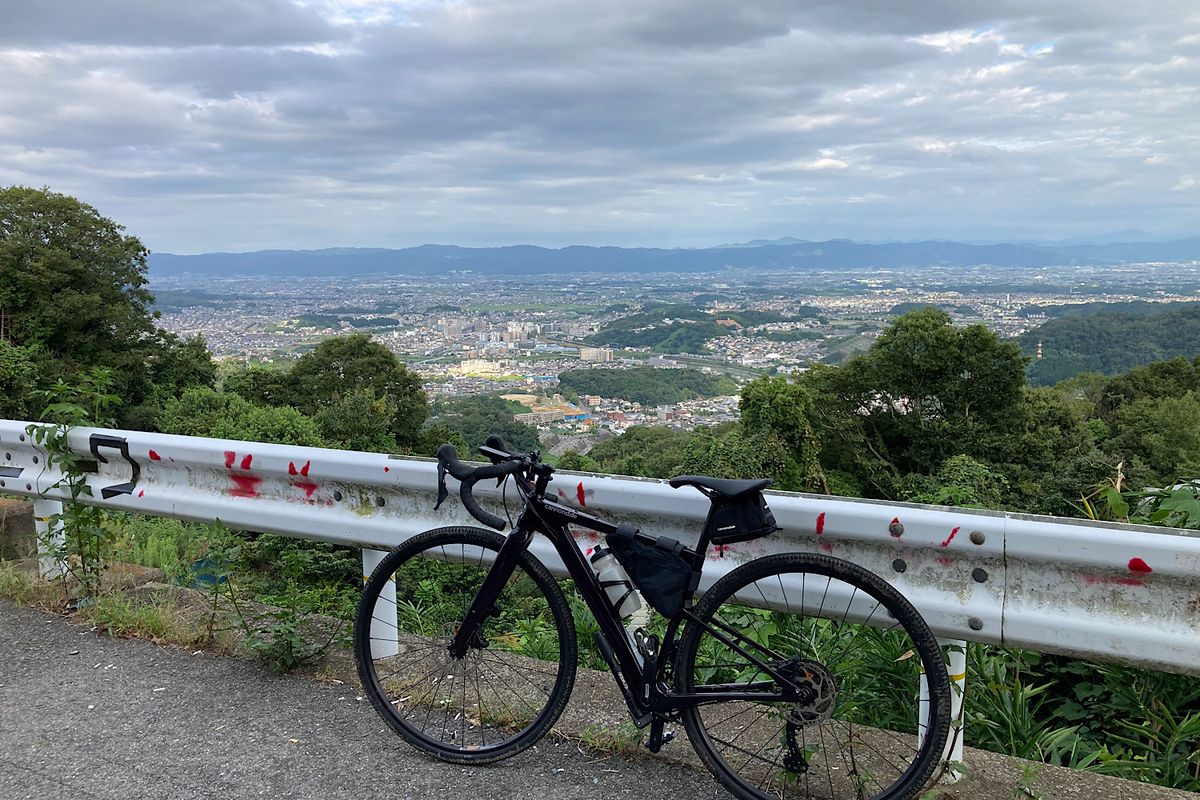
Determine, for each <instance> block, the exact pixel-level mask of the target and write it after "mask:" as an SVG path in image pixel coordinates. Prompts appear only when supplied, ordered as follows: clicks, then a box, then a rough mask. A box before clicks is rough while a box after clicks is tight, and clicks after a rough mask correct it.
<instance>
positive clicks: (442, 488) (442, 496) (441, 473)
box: [433, 461, 450, 511]
mask: <svg viewBox="0 0 1200 800" xmlns="http://www.w3.org/2000/svg"><path fill="white" fill-rule="evenodd" d="M449 496H450V492H448V491H446V465H445V464H443V463H442V462H441V461H439V462H438V499H437V505H435V506H434V507H433V510H434V511H437V510H438V509H439V508H441V507H442V503H444V502H445V501H446V498H447V497H449Z"/></svg>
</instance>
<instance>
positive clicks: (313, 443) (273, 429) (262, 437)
mask: <svg viewBox="0 0 1200 800" xmlns="http://www.w3.org/2000/svg"><path fill="white" fill-rule="evenodd" d="M160 425H161V428H162V430H163V431H164V432H166V433H178V434H183V435H185V436H211V437H215V438H218V439H240V440H244V441H250V442H270V443H273V444H294V445H300V446H306V447H322V446H324V444H325V441H324V439H323V438H322V436H321V432H320V429H319V428H318V427H317V424H316V423H315V422H313V421H312V420H311V419H310V418H308V417H306V416H305V415H303V414H301V413H300V412H299V411H297V410H296V409H294V408H289V407H286V406H285V407H274V406H258V405H254V404H253V403H250V402H249V401H248V400H246V399H244V398H242V397H241V396H240V395H236V394H232V393H229V392H217V391H214V390H212V389H209V388H207V387H196V388H193V389H188V390H187V391H185V392H184V393H183V394H182V395H181V396H180V397H178V398H177V399H174V400H171V401H168V402H167V404H166V405H165V406H164V407H163V410H162V414H161V417H160Z"/></svg>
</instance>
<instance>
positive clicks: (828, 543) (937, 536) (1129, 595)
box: [0, 420, 1200, 675]
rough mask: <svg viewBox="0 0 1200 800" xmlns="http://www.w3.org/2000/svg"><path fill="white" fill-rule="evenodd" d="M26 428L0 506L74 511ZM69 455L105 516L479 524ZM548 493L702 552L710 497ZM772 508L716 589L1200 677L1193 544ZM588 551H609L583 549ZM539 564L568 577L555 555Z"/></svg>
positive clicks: (259, 454) (394, 532) (796, 502)
mask: <svg viewBox="0 0 1200 800" xmlns="http://www.w3.org/2000/svg"><path fill="white" fill-rule="evenodd" d="M28 425H29V423H26V422H18V421H11V420H3V421H0V492H7V493H12V494H18V495H26V496H33V497H42V498H45V499H51V500H54V499H64V498H65V496H66V493H65V489H64V488H63V487H61V486H58V484H59V482H60V480H61V479H62V475H61V474H60V473H59V472H58V471H57V470H55V469H53V468H48V467H47V454H46V453H45V452H44V450H42V449H41V448H40V447H38V446H37V445H36V444H35V443H34V442H33V439H32V437H31V436H30V435H29V434H28V432H27V426H28ZM70 443H71V448H72V450H74V451H75V452H76V453H78V454H79V455H80V456H81V457H83V458H86V459H90V460H91V461H93V462H94V464H92V466H93V467H94V472H91V473H90V474H89V476H88V484H89V486H90V487H91V489H92V496H91V497H90V498H88V500H87V502H89V503H94V504H96V505H100V506H104V507H107V508H112V509H119V510H123V511H130V512H134V513H139V514H150V515H156V516H167V517H174V518H177V519H187V520H197V521H214V520H220V521H222V522H223V523H225V524H226V525H229V526H230V527H234V528H244V529H248V530H255V531H265V532H273V533H280V534H285V535H288V536H295V537H301V538H311V539H319V540H324V541H329V542H336V543H339V544H348V545H354V546H358V547H363V548H369V549H387V548H390V547H393V546H395V545H396V544H398V543H400V542H402V541H404V540H405V539H406V538H408V537H409V536H412V535H414V534H416V533H418V532H420V531H423V530H426V529H428V528H431V527H436V526H439V525H447V524H458V523H462V524H475V523H474V520H472V519H471V518H470V517H469V516H467V514H466V512H465V511H463V509H462V506H461V504H459V503H457V502H456V501H454V500H453V499H452V500H451V501H450V502H448V503H446V504H444V505H443V507H442V509H441V510H440V511H436V512H435V511H434V510H433V503H434V498H435V487H436V469H435V463H434V462H433V461H431V460H424V459H416V458H408V457H404V458H402V457H397V456H388V455H383V454H376V453H358V452H350V451H343V450H325V449H319V448H304V447H290V446H284V445H271V444H261V443H253V442H234V441H224V440H218V439H204V438H198V437H189V436H170V435H165V434H156V433H143V432H136V431H112V430H100V429H84V428H81V429H77V430H75V431H72V433H71V436H70ZM450 480H453V479H450ZM551 486H552V488H553V489H555V490H556V491H557V493H558V494H559V496H560V497H561V498H564V499H565V500H567V501H569V502H572V503H576V504H579V505H583V506H586V507H587V508H588V509H589V510H591V511H593V512H594V513H597V514H600V515H602V516H610V517H612V518H615V519H619V520H622V521H627V522H630V523H632V524H635V525H638V526H639V527H641V528H642V530H644V531H646V532H647V533H651V534H655V535H670V536H673V537H675V538H679V539H681V540H683V541H689V540H692V541H694V539H695V537H696V535H697V534H698V532H699V529H700V526H701V523H702V521H703V519H704V516H705V514H706V512H707V507H708V504H707V501H706V500H705V499H704V498H703V497H702V496H701V495H700V494H699V493H697V492H696V491H695V490H693V489H687V488H685V489H672V488H670V487H669V486H667V485H666V483H664V482H662V481H657V480H648V479H637V478H626V477H614V476H602V475H587V474H578V473H565V472H563V473H558V475H557V476H556V477H555V479H554V482H553V484H552V485H551ZM476 494H477V495H478V496H479V498H480V500H481V501H482V503H483V505H484V506H485V507H489V508H490V509H491V510H492V511H494V512H496V513H500V514H503V513H504V511H503V506H502V505H501V502H500V500H501V498H500V496H499V490H498V489H497V488H496V487H495V486H494V485H485V482H480V483H479V484H477V486H476ZM509 500H510V501H511V502H512V503H513V505H514V511H515V503H516V498H515V496H512V495H510V497H509ZM770 503H771V508H772V510H773V511H774V512H775V517H776V519H777V521H778V522H779V524H780V526H781V528H782V530H780V531H779V532H778V533H776V534H773V535H772V536H769V537H766V538H764V539H759V540H755V541H751V542H745V543H742V544H738V545H734V546H732V547H730V548H727V549H726V551H725V552H723V553H718V552H717V551H716V549H715V548H714V549H713V551H712V553H711V554H710V562H709V565H708V567H707V568H706V570H705V582H706V584H708V583H711V582H712V581H715V580H716V579H717V578H719V577H720V576H721V575H723V574H725V573H726V572H728V571H729V570H730V569H732V568H733V567H734V566H736V565H738V564H739V563H741V562H743V561H745V560H747V559H750V558H754V557H757V556H759V555H763V554H765V553H768V552H780V551H790V550H820V551H824V552H827V553H831V554H833V555H836V556H839V557H842V558H846V559H848V560H851V561H854V562H856V563H858V564H861V565H862V566H864V567H866V568H867V569H870V570H872V571H874V572H877V573H878V574H880V575H882V576H884V577H885V578H886V579H887V580H889V581H890V582H891V583H892V584H894V585H895V586H896V587H897V588H898V589H899V590H900V591H901V592H903V593H904V594H905V596H907V597H908V598H909V599H910V600H911V601H912V602H913V604H914V605H915V606H916V607H917V608H918V609H919V610H920V612H921V613H922V615H923V616H924V617H925V619H926V620H927V621H928V622H929V624H930V626H931V627H932V628H933V629H934V631H935V633H937V634H938V636H939V637H942V638H944V639H962V640H970V641H978V642H989V643H994V644H1005V645H1014V646H1019V647H1027V648H1030V649H1033V650H1038V651H1041V652H1045V653H1060V654H1066V655H1075V656H1083V657H1087V658H1093V659H1097V660H1105V661H1120V662H1125V663H1129V664H1136V665H1140V666H1145V667H1150V668H1154V669H1161V670H1166V671H1171V672H1180V673H1188V674H1194V675H1200V535H1198V534H1196V533H1194V532H1189V531H1184V530H1177V529H1168V528H1156V527H1145V526H1134V525H1113V524H1106V523H1093V522H1086V521H1079V520H1071V519H1060V518H1053V517H1035V516H1025V515H1018V514H1005V513H997V512H988V511H975V510H965V509H956V508H943V507H937V506H923V505H913V504H903V503H888V502H878V501H869V500H856V499H847V498H840V497H828V496H823V495H804V494H794V493H784V492H779V493H772V494H771V497H770ZM39 513H40V514H41V515H43V516H44V515H45V512H44V511H43V512H39ZM579 541H580V546H581V547H584V548H586V547H590V546H591V545H592V544H593V543H595V542H596V541H597V540H596V538H595V535H594V534H591V533H589V532H581V533H580V536H579ZM535 550H536V552H537V554H538V555H539V556H540V557H541V558H542V560H543V561H545V562H546V563H547V566H549V567H550V568H551V569H552V570H556V569H557V570H559V571H560V572H561V570H562V567H561V564H558V563H557V557H556V556H555V555H554V553H553V549H552V548H550V547H549V545H548V543H546V542H542V546H541V548H540V549H539V548H538V546H537V544H536V543H535Z"/></svg>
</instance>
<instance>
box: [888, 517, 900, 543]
mask: <svg viewBox="0 0 1200 800" xmlns="http://www.w3.org/2000/svg"><path fill="white" fill-rule="evenodd" d="M888 534H889V535H891V537H892V538H893V539H899V538H900V537H901V536H903V535H904V526H903V525H902V524H900V518H899V517H892V521H891V523H889V524H888Z"/></svg>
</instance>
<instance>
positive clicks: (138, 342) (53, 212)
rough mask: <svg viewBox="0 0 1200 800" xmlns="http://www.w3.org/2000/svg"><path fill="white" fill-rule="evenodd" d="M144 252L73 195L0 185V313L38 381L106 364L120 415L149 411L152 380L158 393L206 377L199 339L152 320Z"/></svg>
mask: <svg viewBox="0 0 1200 800" xmlns="http://www.w3.org/2000/svg"><path fill="white" fill-rule="evenodd" d="M148 252H149V251H147V250H146V248H145V246H144V245H143V244H142V242H141V241H140V240H139V239H138V238H137V237H135V236H130V235H127V234H126V233H125V229H124V227H123V226H121V225H119V224H117V223H116V222H114V221H113V220H111V219H108V218H106V217H104V216H102V215H101V214H100V213H99V212H98V211H97V210H96V209H95V208H93V207H92V206H90V205H88V204H86V203H83V202H81V201H79V200H77V199H75V198H73V197H69V196H67V195H64V194H58V193H56V192H51V191H49V190H46V189H30V188H27V187H21V186H11V187H8V188H4V189H0V312H3V313H5V314H6V315H7V317H8V319H9V321H10V324H9V340H10V342H11V343H12V344H14V345H16V346H18V347H27V348H29V347H36V350H27V352H28V353H29V354H31V359H32V361H33V363H34V364H35V365H36V368H37V373H38V380H39V383H40V384H41V385H43V386H46V385H49V384H52V383H54V382H55V381H57V380H59V379H63V380H65V381H66V382H67V383H68V384H70V383H71V382H73V381H75V380H77V379H80V378H81V376H85V375H87V374H88V373H89V371H90V370H92V369H95V368H102V369H108V370H110V371H111V373H112V376H113V387H112V389H113V391H114V393H116V394H117V395H119V396H120V397H121V399H122V401H123V402H122V405H121V416H120V417H119V418H118V419H117V422H118V423H119V424H128V423H129V422H130V421H131V420H135V419H136V420H145V419H148V418H150V417H152V416H153V413H152V411H150V410H147V409H146V408H145V404H147V403H151V404H152V403H154V402H156V398H155V396H154V393H155V386H156V381H159V380H167V381H168V385H167V386H165V387H164V389H165V392H163V394H171V393H174V392H176V391H178V390H179V389H181V388H185V387H187V386H192V385H200V384H203V383H205V377H204V375H203V374H201V373H205V372H207V373H209V374H210V375H211V371H212V366H211V359H210V357H209V355H208V351H207V349H206V348H205V347H204V345H203V342H202V341H199V340H197V341H193V342H186V343H181V342H180V341H179V340H178V339H176V338H175V337H173V336H171V335H170V334H167V333H165V332H164V331H162V330H160V329H158V328H157V326H156V324H155V318H156V316H157V314H156V313H152V312H151V311H150V303H151V301H152V297H151V294H150V292H149V291H148V289H147V288H146V286H147V276H146V256H147V254H148ZM185 364H186V365H188V366H187V368H186V369H184V365H185ZM185 373H190V374H185ZM173 378H178V379H181V380H182V382H179V381H177V380H176V381H174V382H171V381H172V379H173ZM207 382H208V383H209V384H211V377H209V378H208V380H207Z"/></svg>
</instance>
